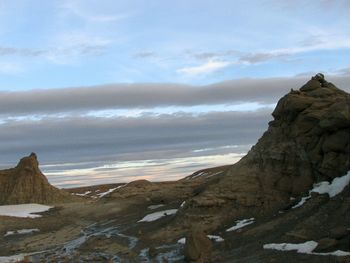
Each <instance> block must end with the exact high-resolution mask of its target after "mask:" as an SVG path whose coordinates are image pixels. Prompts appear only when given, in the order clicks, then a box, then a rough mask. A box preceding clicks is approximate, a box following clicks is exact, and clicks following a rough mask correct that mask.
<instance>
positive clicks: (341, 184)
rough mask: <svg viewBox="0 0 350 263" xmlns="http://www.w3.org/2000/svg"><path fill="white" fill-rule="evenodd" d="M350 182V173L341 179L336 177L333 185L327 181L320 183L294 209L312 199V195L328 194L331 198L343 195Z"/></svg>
mask: <svg viewBox="0 0 350 263" xmlns="http://www.w3.org/2000/svg"><path fill="white" fill-rule="evenodd" d="M349 182H350V171H349V172H348V173H347V174H346V175H344V176H341V177H336V178H334V179H333V181H332V182H331V183H329V182H327V181H323V182H319V183H317V184H314V185H313V188H312V189H311V190H310V191H309V194H308V196H305V197H303V198H301V200H300V202H299V203H297V204H296V205H294V206H293V207H292V209H294V208H297V207H300V206H302V205H303V204H305V203H306V201H307V200H309V199H310V198H311V193H319V194H328V195H329V197H330V198H332V197H334V196H336V195H337V194H339V193H341V192H342V191H343V190H344V188H345V187H346V186H347V185H348V184H349Z"/></svg>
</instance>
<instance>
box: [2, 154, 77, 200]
mask: <svg viewBox="0 0 350 263" xmlns="http://www.w3.org/2000/svg"><path fill="white" fill-rule="evenodd" d="M71 199H72V197H71V196H70V194H68V193H66V192H64V191H63V190H59V189H57V188H55V187H53V186H52V185H50V183H49V182H48V180H47V178H46V177H45V175H43V174H42V172H41V171H40V169H39V163H38V160H37V156H36V154H35V153H31V154H30V155H29V156H27V157H24V158H22V159H21V160H20V161H19V163H18V164H17V166H16V167H15V168H11V169H7V170H2V171H0V205H4V204H23V203H41V204H50V203H58V202H62V201H66V200H71Z"/></svg>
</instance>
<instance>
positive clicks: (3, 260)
mask: <svg viewBox="0 0 350 263" xmlns="http://www.w3.org/2000/svg"><path fill="white" fill-rule="evenodd" d="M25 256H27V255H26V254H18V255H13V256H8V257H0V263H12V262H18V261H21V260H24V257H25Z"/></svg>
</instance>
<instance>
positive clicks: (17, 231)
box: [4, 228, 40, 237]
mask: <svg viewBox="0 0 350 263" xmlns="http://www.w3.org/2000/svg"><path fill="white" fill-rule="evenodd" d="M39 231H40V230H39V229H37V228H33V229H20V230H14V231H7V232H6V234H5V235H4V236H5V237H7V236H12V235H25V234H31V233H34V232H39Z"/></svg>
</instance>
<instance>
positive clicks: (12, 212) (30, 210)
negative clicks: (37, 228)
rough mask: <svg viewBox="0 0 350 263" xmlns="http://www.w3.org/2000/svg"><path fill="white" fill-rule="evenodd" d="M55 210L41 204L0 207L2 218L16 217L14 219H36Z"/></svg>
mask: <svg viewBox="0 0 350 263" xmlns="http://www.w3.org/2000/svg"><path fill="white" fill-rule="evenodd" d="M51 208H53V207H52V206H47V205H39V204H22V205H2V206H0V216H14V217H30V218H36V217H41V215H36V214H35V213H41V212H45V211H48V210H49V209H51Z"/></svg>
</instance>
